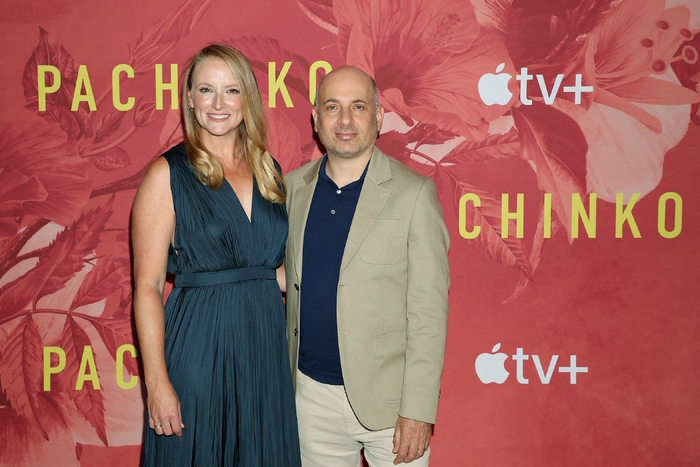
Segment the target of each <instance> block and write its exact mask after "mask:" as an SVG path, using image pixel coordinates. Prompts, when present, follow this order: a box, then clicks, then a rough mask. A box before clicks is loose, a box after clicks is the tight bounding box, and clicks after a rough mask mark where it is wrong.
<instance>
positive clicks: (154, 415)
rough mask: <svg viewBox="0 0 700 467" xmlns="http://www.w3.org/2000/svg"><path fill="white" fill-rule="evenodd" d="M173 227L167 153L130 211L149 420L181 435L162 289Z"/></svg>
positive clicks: (151, 171)
mask: <svg viewBox="0 0 700 467" xmlns="http://www.w3.org/2000/svg"><path fill="white" fill-rule="evenodd" d="M174 232H175V209H174V207H173V200H172V193H171V190H170V168H169V166H168V162H167V161H166V160H165V158H163V157H160V158H158V159H156V160H155V161H154V162H153V163H152V164H151V165H150V166H149V167H148V169H147V170H146V173H145V174H144V176H143V180H142V181H141V184H140V185H139V189H138V191H137V192H136V197H135V199H134V207H133V209H132V213H131V241H132V247H133V251H134V282H135V287H134V315H135V318H136V332H137V334H138V339H139V348H140V350H141V359H142V361H143V368H144V381H145V383H146V390H147V401H146V405H147V407H148V425H149V426H150V427H151V428H152V429H155V430H156V433H158V434H165V435H172V434H175V435H177V436H182V428H184V426H185V425H184V424H183V423H182V419H181V418H182V417H181V415H180V401H179V400H178V397H177V394H176V393H175V390H174V389H173V387H172V385H171V384H170V379H169V378H168V373H167V370H166V367H165V348H164V335H165V315H164V312H163V289H164V287H165V276H166V269H167V264H168V248H169V245H170V242H171V241H172V240H173V234H174Z"/></svg>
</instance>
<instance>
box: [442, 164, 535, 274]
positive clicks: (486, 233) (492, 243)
mask: <svg viewBox="0 0 700 467" xmlns="http://www.w3.org/2000/svg"><path fill="white" fill-rule="evenodd" d="M439 171H440V172H443V173H444V172H446V170H445V168H443V167H440V168H439ZM445 175H446V176H448V177H449V178H450V180H451V182H452V184H453V185H454V193H455V198H456V200H455V206H458V205H459V199H460V198H461V197H462V195H464V194H465V193H473V194H475V195H477V196H478V197H479V199H480V200H481V206H480V207H476V206H474V204H473V203H471V202H467V205H466V214H465V216H464V217H465V221H466V229H467V230H468V231H472V230H473V229H474V227H475V226H478V227H479V228H480V230H481V233H480V234H479V236H478V237H476V238H475V239H472V240H469V242H471V243H473V244H474V245H475V246H476V247H477V248H479V249H481V250H483V251H484V252H485V253H486V255H487V256H488V257H489V258H491V259H492V260H494V261H496V262H497V263H498V264H502V265H504V266H507V267H509V268H512V269H515V270H518V271H520V272H522V273H523V274H525V275H526V276H527V277H528V278H529V279H532V272H533V270H532V265H531V264H530V259H529V255H528V254H527V249H526V248H525V242H524V240H523V239H522V238H515V231H516V224H515V221H514V220H513V219H511V220H509V221H508V237H507V238H502V237H501V202H500V201H498V200H496V199H495V198H494V197H493V196H492V195H490V194H488V193H487V192H485V191H483V190H481V189H479V188H478V187H476V186H473V185H469V184H467V183H464V182H461V181H459V180H457V179H456V178H454V177H452V176H450V175H449V173H448V174H445ZM443 176H444V175H443Z"/></svg>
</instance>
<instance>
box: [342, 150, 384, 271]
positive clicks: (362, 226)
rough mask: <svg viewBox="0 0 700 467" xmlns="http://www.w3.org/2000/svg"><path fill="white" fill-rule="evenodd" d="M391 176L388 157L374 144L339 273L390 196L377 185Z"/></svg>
mask: <svg viewBox="0 0 700 467" xmlns="http://www.w3.org/2000/svg"><path fill="white" fill-rule="evenodd" d="M390 178H391V169H390V167H389V158H387V156H385V155H384V153H383V152H382V151H380V150H379V149H378V148H377V147H376V146H375V147H374V152H373V153H372V159H370V161H369V167H368V168H367V175H366V176H365V181H364V183H363V185H362V191H361V192H360V199H359V200H358V201H357V207H356V208H355V215H354V216H353V218H352V225H351V226H350V232H349V233H348V239H347V241H346V242H345V251H344V252H343V260H342V262H341V263H340V273H341V274H342V273H343V271H344V270H345V268H346V267H347V265H348V264H349V263H350V261H351V260H352V258H353V257H354V256H355V254H356V253H357V250H358V249H359V248H360V245H362V242H364V240H365V237H367V234H368V233H369V231H370V230H371V229H372V225H374V222H375V221H376V220H377V218H378V217H379V214H380V213H381V212H382V209H384V206H385V205H386V202H387V201H388V200H389V196H391V190H390V189H388V188H383V187H381V186H379V185H380V184H381V183H384V182H385V181H387V180H389V179H390Z"/></svg>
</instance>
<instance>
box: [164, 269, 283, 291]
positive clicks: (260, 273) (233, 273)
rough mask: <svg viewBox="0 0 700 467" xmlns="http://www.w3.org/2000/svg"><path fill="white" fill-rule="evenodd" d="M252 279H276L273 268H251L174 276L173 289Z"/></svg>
mask: <svg viewBox="0 0 700 467" xmlns="http://www.w3.org/2000/svg"><path fill="white" fill-rule="evenodd" d="M252 279H269V280H275V279H277V273H276V271H275V269H274V268H270V267H267V266H251V267H247V268H236V269H227V270H225V271H212V272H193V273H189V274H178V275H177V276H175V287H203V286H207V285H218V284H227V283H229V282H241V281H249V280H252Z"/></svg>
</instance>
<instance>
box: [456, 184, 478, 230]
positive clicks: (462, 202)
mask: <svg viewBox="0 0 700 467" xmlns="http://www.w3.org/2000/svg"><path fill="white" fill-rule="evenodd" d="M469 201H471V202H472V203H473V204H474V207H475V208H478V207H479V206H481V200H480V199H479V197H478V196H477V195H475V194H474V193H465V194H463V195H462V197H461V198H459V234H460V235H461V236H462V237H464V238H466V239H468V240H469V239H472V238H476V237H478V236H479V232H481V226H480V225H475V226H474V230H472V231H471V232H469V231H467V202H469Z"/></svg>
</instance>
